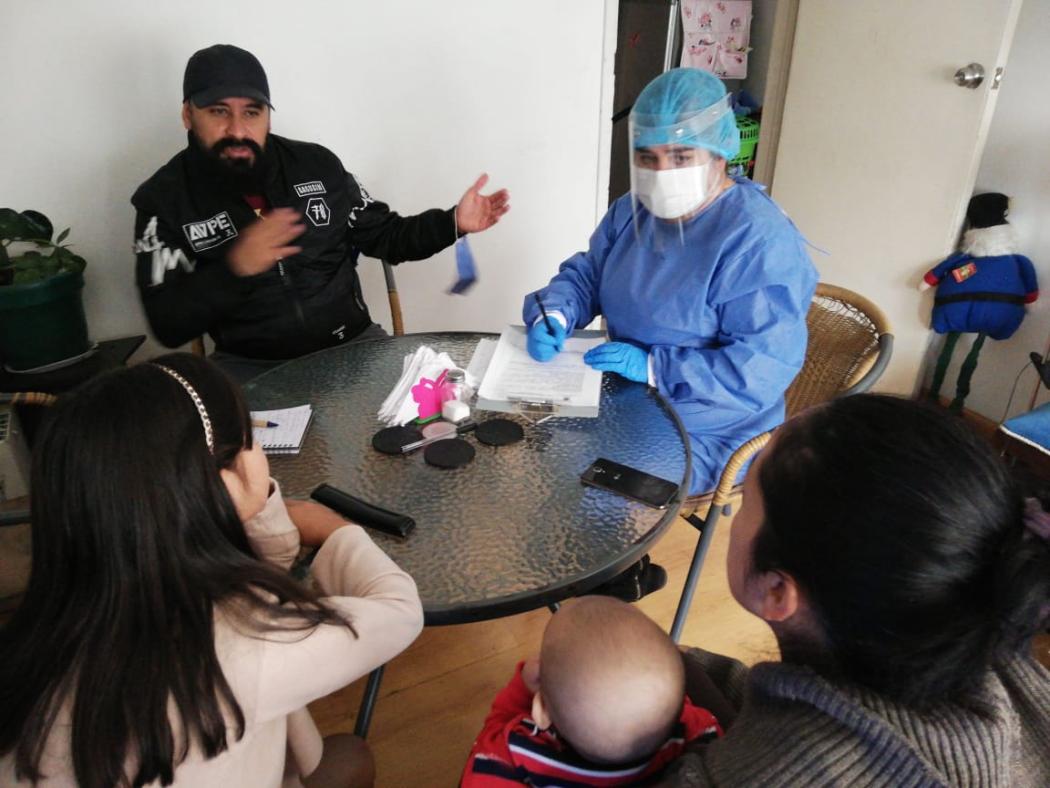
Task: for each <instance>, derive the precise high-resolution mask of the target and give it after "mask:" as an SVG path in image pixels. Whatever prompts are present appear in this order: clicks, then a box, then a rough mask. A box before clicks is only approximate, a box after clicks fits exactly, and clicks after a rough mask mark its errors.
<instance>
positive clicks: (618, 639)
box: [539, 596, 685, 763]
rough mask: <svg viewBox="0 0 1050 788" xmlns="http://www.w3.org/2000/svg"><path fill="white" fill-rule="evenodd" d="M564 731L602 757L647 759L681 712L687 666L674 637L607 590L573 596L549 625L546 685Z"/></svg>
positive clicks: (546, 700)
mask: <svg viewBox="0 0 1050 788" xmlns="http://www.w3.org/2000/svg"><path fill="white" fill-rule="evenodd" d="M539 694H540V696H541V700H542V702H543V705H544V708H545V709H546V711H547V714H548V716H549V717H550V719H551V722H552V723H553V725H554V727H555V728H557V730H558V733H559V734H560V735H561V736H562V737H564V738H565V740H566V741H568V742H569V743H570V744H571V745H572V746H573V747H574V748H575V749H576V750H577V751H578V752H579V753H580V754H581V755H583V756H585V757H586V758H589V759H590V760H592V761H595V762H599V763H626V762H629V761H633V760H637V759H639V758H642V757H644V756H646V755H648V754H650V753H652V752H655V751H656V749H657V748H658V747H659V746H660V745H661V744H662V743H663V742H664V741H665V740H666V739H667V737H668V735H669V734H670V732H671V729H672V727H673V726H674V723H675V722H677V721H678V718H679V715H680V714H681V712H682V701H683V699H684V697H685V672H684V668H683V666H682V658H681V655H680V654H679V653H678V649H677V648H675V645H674V643H673V642H672V641H671V638H670V637H668V635H667V633H666V632H664V631H663V630H662V629H660V628H659V627H658V626H657V625H656V623H655V622H653V621H652V619H650V618H648V617H647V616H646V615H645V614H644V613H642V612H641V611H639V610H636V609H635V608H633V607H631V606H630V605H628V604H625V603H623V602H620V601H618V600H615V599H610V598H609V597H603V596H588V597H582V598H580V599H578V600H575V601H574V602H571V603H567V604H566V605H564V606H563V607H562V609H561V610H559V611H558V612H557V613H556V614H555V615H554V616H553V617H552V618H551V620H550V623H549V624H547V629H546V631H545V632H544V633H543V646H542V649H541V651H540V690H539Z"/></svg>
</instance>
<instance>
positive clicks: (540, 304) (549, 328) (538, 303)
mask: <svg viewBox="0 0 1050 788" xmlns="http://www.w3.org/2000/svg"><path fill="white" fill-rule="evenodd" d="M532 297H533V298H535V299H536V306H538V307H539V308H540V314H541V315H543V324H544V325H545V326H547V333H548V334H550V335H551V336H552V337H553V336H557V334H555V333H554V326H552V325H551V319H550V318H549V317H548V316H547V310H546V309H544V308H543V302H542V301H540V294H539V293H533V294H532Z"/></svg>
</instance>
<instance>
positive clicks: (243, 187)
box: [190, 132, 266, 194]
mask: <svg viewBox="0 0 1050 788" xmlns="http://www.w3.org/2000/svg"><path fill="white" fill-rule="evenodd" d="M190 137H191V139H192V140H193V142H194V144H195V145H196V146H197V150H198V151H199V152H200V154H201V159H202V162H203V163H204V165H205V167H206V168H207V169H208V171H209V172H211V174H212V175H213V176H215V177H216V178H218V179H219V180H222V181H224V182H225V183H227V184H228V185H229V186H230V187H231V188H233V189H235V190H236V191H238V192H240V193H241V194H261V193H262V191H263V187H264V185H265V174H266V154H265V152H264V151H263V149H262V148H261V147H259V144H258V143H257V142H255V140H249V139H241V140H239V139H235V138H233V137H223V138H222V139H221V140H219V141H218V142H216V143H215V144H214V145H212V146H211V147H210V148H205V147H204V144H203V143H202V142H201V140H200V138H199V137H198V136H197V135H196V134H194V133H192V132H191V133H190ZM237 146H243V147H245V148H250V149H251V151H252V153H253V154H254V156H253V158H252V159H251V160H248V159H246V158H236V159H232V158H228V157H226V156H223V155H222V153H223V151H225V150H226V149H227V148H233V147H237Z"/></svg>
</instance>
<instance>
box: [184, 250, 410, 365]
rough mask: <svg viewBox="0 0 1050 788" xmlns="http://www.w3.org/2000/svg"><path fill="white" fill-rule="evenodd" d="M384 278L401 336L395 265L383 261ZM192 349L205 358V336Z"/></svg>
mask: <svg viewBox="0 0 1050 788" xmlns="http://www.w3.org/2000/svg"><path fill="white" fill-rule="evenodd" d="M383 278H384V279H386V297H387V300H389V301H390V323H391V325H392V326H393V329H394V336H395V337H400V336H404V334H405V321H404V318H403V317H402V316H401V296H400V295H399V294H398V292H397V281H396V280H395V279H394V266H392V265H390V263H388V262H386V261H385V260H384V261H383ZM190 351H191V352H193V353H194V354H196V355H198V356H200V357H201V358H204V356H206V355H207V353H206V352H205V349H204V337H202V336H201V337H197V338H196V339H193V340H191V341H190Z"/></svg>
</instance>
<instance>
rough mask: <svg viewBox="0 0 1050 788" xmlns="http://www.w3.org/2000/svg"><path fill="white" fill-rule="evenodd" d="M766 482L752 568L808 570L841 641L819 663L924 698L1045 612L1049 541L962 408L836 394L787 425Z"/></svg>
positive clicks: (1018, 642) (958, 689)
mask: <svg viewBox="0 0 1050 788" xmlns="http://www.w3.org/2000/svg"><path fill="white" fill-rule="evenodd" d="M759 487H760V489H761V492H762V497H763V501H764V504H765V512H766V515H765V521H764V522H763V523H762V525H761V528H760V529H759V532H758V534H757V536H756V539H755V542H754V545H753V554H752V563H753V568H754V569H756V570H758V571H767V570H782V571H785V572H787V573H788V574H790V575H791V576H792V577H794V578H795V580H796V581H797V582H798V583H799V584H800V586H801V588H802V589H803V591H804V593H805V594H806V596H807V598H808V599H809V600H810V602H811V603H812V605H813V607H814V609H815V612H816V614H817V616H818V619H819V622H820V624H821V625H822V627H823V630H824V635H825V638H826V641H827V644H826V645H827V649H828V650H829V651H830V654H825V655H822V656H825V657H830V662H829V663H827V664H821V663H820V661H819V660H818V664H817V665H815V667H816V668H817V669H819V670H822V671H827V670H828V669H829V668H830V669H831V670H832V671H833V672H836V673H839V674H841V675H844V676H845V677H846V678H848V679H849V680H851V681H854V682H856V683H859V684H862V685H864V686H867V687H870V688H872V689H875V690H876V691H878V692H880V693H882V694H884V695H886V696H887V697H891V698H894V699H896V700H900V701H903V702H906V703H908V704H911V705H913V706H918V707H922V706H927V705H929V704H932V703H935V702H938V701H942V700H945V699H965V698H966V697H967V696H969V695H971V694H972V691H973V690H974V689H975V688H976V686H977V685H978V684H979V680H980V677H981V676H982V675H983V674H984V672H985V671H986V670H987V669H988V668H989V667H990V666H991V665H993V664H995V663H996V662H997V661H998V660H999V659H1001V658H1002V657H1004V656H1005V655H1010V654H1017V653H1022V652H1023V651H1024V650H1025V649H1026V648H1027V647H1028V645H1029V643H1030V641H1031V638H1032V637H1033V635H1035V634H1036V633H1037V632H1038V631H1039V629H1040V627H1042V626H1045V625H1046V623H1047V622H1046V620H1045V618H1046V611H1047V601H1048V600H1050V545H1047V544H1046V543H1045V542H1043V541H1040V540H1039V539H1037V538H1035V537H1034V535H1033V534H1031V533H1029V532H1028V530H1027V529H1026V528H1025V527H1024V524H1023V513H1024V498H1023V495H1022V491H1021V490H1020V489H1019V487H1018V485H1017V484H1016V483H1015V481H1014V480H1013V478H1012V477H1011V475H1010V474H1009V472H1008V470H1007V468H1006V467H1005V466H1004V465H1003V463H1002V461H1001V460H1000V459H999V458H998V457H996V456H995V454H994V452H993V451H992V450H991V447H990V446H989V445H988V444H987V442H985V441H984V440H983V439H981V438H980V437H979V436H977V435H976V434H975V433H974V432H973V431H972V430H971V429H970V428H968V427H967V426H966V425H965V424H964V423H963V422H962V421H961V420H960V419H958V418H957V417H955V416H952V415H948V414H947V413H945V412H944V411H941V410H938V409H934V408H931V407H927V406H925V405H921V404H919V403H917V402H913V401H909V400H904V399H899V398H896V397H888V396H879V395H862V396H855V397H847V398H844V399H840V400H835V401H833V402H831V403H829V404H827V405H824V406H822V407H820V408H817V409H814V410H812V411H809V412H807V413H805V414H803V415H802V416H801V417H799V418H797V419H795V420H794V421H792V422H789V423H788V424H786V425H785V426H784V427H782V428H781V430H780V432H779V433H778V435H777V437H776V439H775V443H774V444H773V445H772V453H771V454H770V456H769V457H767V458H766V459H765V461H764V462H763V464H762V466H761V468H760V473H759ZM788 645H789V646H790V645H791V644H788ZM799 645H801V646H802V647H803V649H805V648H806V646H807V644H799ZM788 650H790V649H788ZM786 651H787V650H786Z"/></svg>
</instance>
